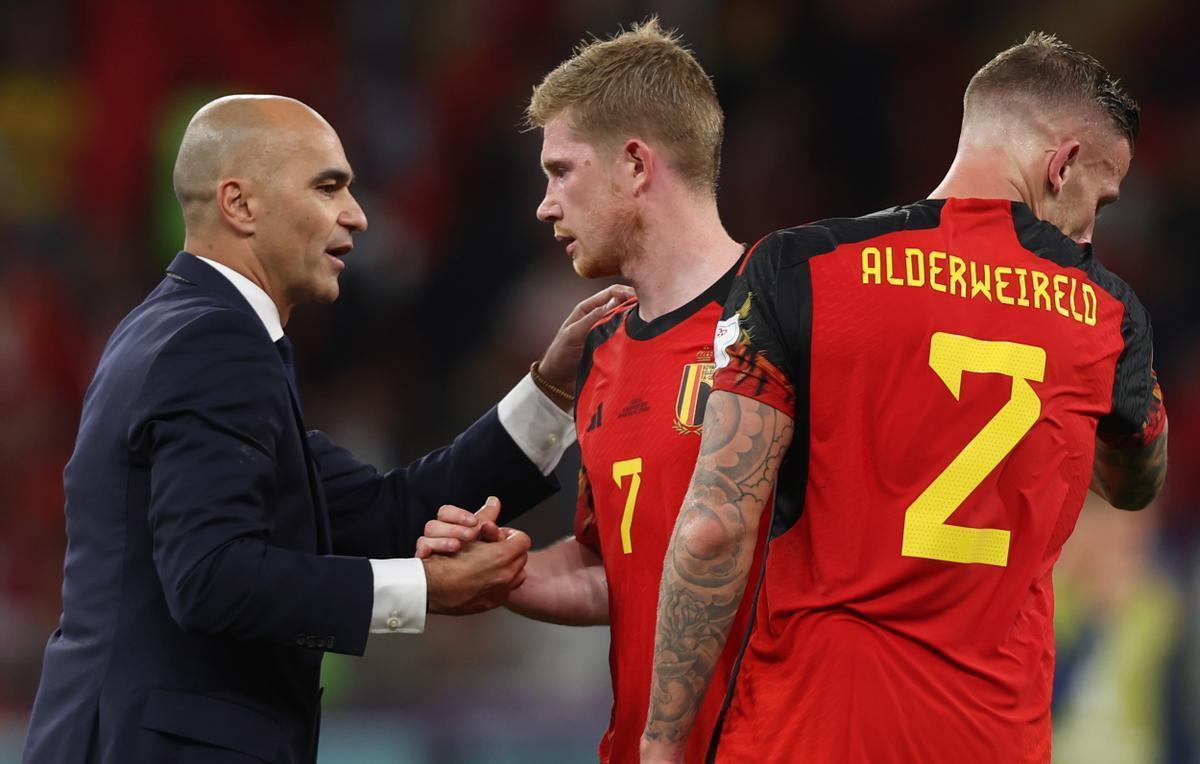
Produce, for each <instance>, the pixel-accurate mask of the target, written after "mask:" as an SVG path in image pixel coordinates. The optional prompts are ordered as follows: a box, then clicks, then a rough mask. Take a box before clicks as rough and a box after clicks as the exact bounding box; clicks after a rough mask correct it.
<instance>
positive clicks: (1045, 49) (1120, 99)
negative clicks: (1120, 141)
mask: <svg viewBox="0 0 1200 764" xmlns="http://www.w3.org/2000/svg"><path fill="white" fill-rule="evenodd" d="M993 96H1002V97H1003V96H1015V97H1017V98H1025V99H1030V98H1032V99H1035V100H1036V101H1037V102H1039V103H1044V104H1046V105H1047V106H1049V107H1054V106H1060V105H1063V104H1070V103H1071V102H1076V103H1081V104H1092V105H1094V106H1096V107H1098V108H1099V109H1100V110H1101V112H1102V113H1103V114H1105V115H1106V116H1107V117H1108V119H1109V120H1110V122H1111V124H1112V126H1113V128H1114V129H1116V130H1117V131H1118V132H1119V133H1120V134H1121V135H1123V136H1124V137H1125V138H1126V139H1127V140H1128V141H1129V146H1130V148H1133V143H1134V141H1135V140H1137V136H1138V129H1139V128H1140V126H1141V112H1140V110H1139V109H1138V105H1137V103H1136V102H1135V101H1134V100H1133V99H1132V98H1130V97H1129V94H1128V93H1126V92H1125V91H1124V90H1123V89H1122V88H1121V86H1120V82H1119V81H1118V80H1116V79H1115V78H1114V77H1113V76H1112V75H1111V74H1109V73H1108V70H1107V69H1105V68H1104V66H1103V65H1102V64H1101V63H1100V62H1099V61H1097V60H1096V59H1095V58H1094V57H1092V56H1089V55H1088V54H1087V53H1084V52H1083V51H1080V50H1076V49H1075V48H1073V47H1071V46H1070V45H1068V44H1067V43H1065V42H1063V41H1062V40H1060V39H1058V38H1057V37H1055V36H1054V35H1052V34H1047V33H1045V32H1030V34H1029V36H1028V37H1026V38H1025V41H1024V42H1022V43H1020V44H1017V45H1014V46H1012V47H1011V48H1009V49H1008V50H1005V51H1002V52H1001V53H1000V54H999V55H997V56H996V57H995V58H993V59H992V60H991V61H989V62H987V63H986V64H984V65H983V68H982V69H980V70H979V71H978V72H976V73H975V76H974V77H972V78H971V82H970V84H968V85H967V92H966V95H965V96H964V98H963V105H964V109H965V110H966V112H967V113H968V114H969V113H970V111H971V109H972V108H973V107H974V106H975V105H976V104H977V103H979V102H980V101H981V100H987V99H989V98H990V97H993Z"/></svg>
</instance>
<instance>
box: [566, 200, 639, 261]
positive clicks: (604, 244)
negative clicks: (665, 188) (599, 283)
mask: <svg viewBox="0 0 1200 764" xmlns="http://www.w3.org/2000/svg"><path fill="white" fill-rule="evenodd" d="M595 241H596V246H595V248H594V250H593V251H592V252H590V253H581V254H580V256H578V257H576V258H575V272H576V273H578V274H579V275H580V276H582V277H583V278H585V279H598V278H609V277H612V276H625V277H628V273H629V269H630V266H631V265H632V264H633V263H636V262H637V261H638V260H640V259H641V257H642V254H643V253H644V252H645V249H646V223H645V220H643V219H642V215H641V212H640V211H639V210H638V209H637V207H636V205H633V204H623V203H622V204H616V203H614V205H613V209H612V212H611V214H609V216H608V217H607V218H606V219H605V220H604V223H603V224H602V225H601V226H599V227H598V230H597V232H596V236H595Z"/></svg>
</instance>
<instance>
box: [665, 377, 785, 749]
mask: <svg viewBox="0 0 1200 764" xmlns="http://www.w3.org/2000/svg"><path fill="white" fill-rule="evenodd" d="M791 439H792V420H791V419H790V418H789V417H788V416H786V415H785V414H783V413H781V412H779V411H777V410H776V409H774V408H772V407H770V406H768V405H766V404H763V403H759V402H757V401H755V400H752V399H750V398H746V397H743V396H740V395H735V394H733V393H728V392H723V391H715V392H713V393H712V395H711V396H710V397H709V400H708V407H707V411H706V413H705V418H704V439H703V441H702V442H701V446H700V456H699V458H698V459H697V462H696V471H695V473H694V474H693V476H692V482H691V486H690V487H689V488H688V493H687V496H686V497H685V498H684V501H683V507H682V508H681V509H680V511H679V518H678V519H677V520H676V523H675V535H674V538H672V540H671V545H670V547H669V548H668V549H667V556H666V560H665V562H664V564H663V578H662V588H661V589H660V591H659V600H658V629H657V634H656V638H655V644H654V675H653V678H652V679H651V682H650V709H649V714H648V715H647V719H646V733H645V735H646V737H647V738H648V739H650V740H659V741H664V742H668V743H677V742H681V741H683V740H684V739H685V738H686V737H687V735H688V733H689V731H690V729H691V726H692V723H693V721H694V720H695V715H696V711H697V709H699V707H700V703H701V701H702V700H703V698H704V692H705V689H706V688H707V687H708V683H709V680H710V679H711V678H712V672H713V668H714V666H715V665H716V663H717V659H718V657H719V656H720V655H721V651H722V649H723V648H724V646H725V641H726V640H727V639H728V637H729V629H730V626H731V624H732V623H733V619H734V616H735V615H736V613H737V610H738V605H739V604H740V602H741V599H742V594H743V592H744V590H745V586H746V579H747V576H748V574H749V569H750V565H751V561H752V559H753V557H754V546H755V542H756V540H757V537H758V523H759V518H760V517H761V515H762V512H763V509H764V508H765V507H766V505H767V502H768V501H769V500H770V498H771V492H772V490H773V489H774V486H775V479H776V475H777V473H778V470H779V463H780V461H781V460H782V459H783V455H784V452H785V451H786V450H787V447H788V445H789V444H790V443H791Z"/></svg>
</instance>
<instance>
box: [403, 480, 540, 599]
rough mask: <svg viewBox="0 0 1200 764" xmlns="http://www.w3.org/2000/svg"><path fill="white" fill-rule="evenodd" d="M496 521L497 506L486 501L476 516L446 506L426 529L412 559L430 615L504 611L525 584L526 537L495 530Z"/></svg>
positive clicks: (508, 529) (510, 530)
mask: <svg viewBox="0 0 1200 764" xmlns="http://www.w3.org/2000/svg"><path fill="white" fill-rule="evenodd" d="M499 515H500V501H499V500H498V499H496V498H495V497H490V498H489V499H488V500H487V502H486V503H484V505H483V507H482V508H481V509H480V510H479V512H478V513H477V514H473V513H471V512H468V511H467V510H465V509H461V508H459V507H453V506H449V505H447V506H444V507H442V508H441V509H439V510H438V518H439V519H437V520H430V521H429V523H427V524H426V526H425V533H426V535H425V536H422V537H421V539H420V540H419V541H418V542H417V557H419V558H421V559H422V560H423V561H424V565H425V581H426V589H427V594H426V598H427V599H426V602H427V609H428V610H429V612H430V613H443V614H448V615H468V614H471V613H482V612H483V611H485V610H491V609H492V608H495V607H499V606H500V605H503V604H504V603H505V601H507V600H508V593H509V592H510V591H512V590H513V589H515V588H517V587H518V586H520V585H521V584H522V583H523V582H524V580H525V562H526V560H527V559H528V557H529V547H530V545H531V542H530V539H529V536H527V535H526V534H525V533H522V532H521V531H518V530H515V529H513V528H499V527H497V526H496V518H497V517H498V516H499ZM468 518H469V519H468ZM439 534H441V535H439ZM434 552H437V554H434Z"/></svg>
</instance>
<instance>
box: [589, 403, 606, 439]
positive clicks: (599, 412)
mask: <svg viewBox="0 0 1200 764" xmlns="http://www.w3.org/2000/svg"><path fill="white" fill-rule="evenodd" d="M603 417H604V402H603V401H601V402H600V403H598V404H597V405H596V413H595V414H592V419H591V421H589V422H588V426H587V431H588V432H591V431H592V430H594V429H596V428H597V427H599V426H600V425H601V423H602V422H601V420H602V419H603Z"/></svg>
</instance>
